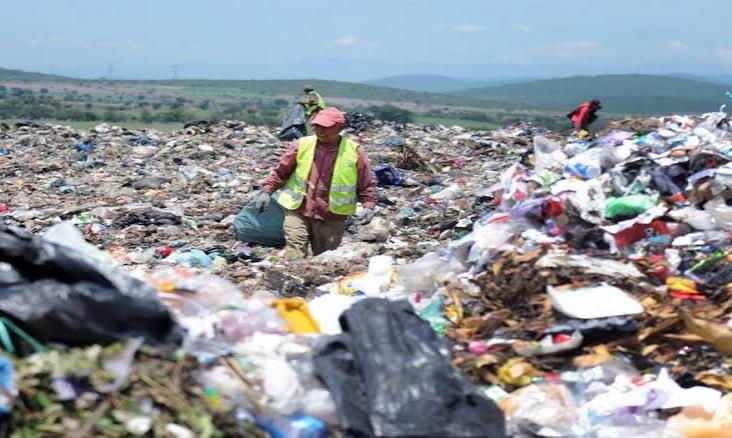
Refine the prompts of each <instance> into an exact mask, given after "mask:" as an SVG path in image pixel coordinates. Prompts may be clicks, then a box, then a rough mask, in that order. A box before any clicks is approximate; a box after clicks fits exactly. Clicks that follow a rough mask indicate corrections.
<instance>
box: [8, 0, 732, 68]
mask: <svg viewBox="0 0 732 438" xmlns="http://www.w3.org/2000/svg"><path fill="white" fill-rule="evenodd" d="M2 15H3V18H4V19H3V20H2V25H1V26H0V41H1V44H0V66H2V67H6V68H18V69H24V70H32V71H40V72H44V73H49V72H54V73H57V74H64V75H71V76H80V77H101V76H105V75H107V74H108V72H109V71H110V69H111V70H112V72H113V76H114V77H115V78H161V79H169V78H170V77H171V76H172V75H173V72H174V70H177V76H178V77H179V78H194V77H195V78H216V79H218V78H228V79H233V78H238V79H250V78H256V79H266V78H276V79H282V78H324V79H341V80H367V79H376V78H380V77H384V76H389V75H395V74H408V73H427V74H444V75H450V76H455V77H462V78H475V79H478V78H496V77H500V78H503V77H548V76H561V75H571V74H599V73H626V72H628V73H629V72H639V73H692V74H704V75H732V0H697V1H695V2H692V1H689V0H683V1H681V0H606V1H603V0H553V1H549V0H450V1H448V0H360V1H346V0H342V1H341V2H335V1H332V0H331V1H323V0H306V1H302V0H300V1H295V0H269V1H257V2H254V1H247V0H239V1H235V0H209V1H208V2H201V1H192V0H176V1H172V0H124V1H117V2H113V1H106V0H94V1H92V0H3V1H2Z"/></svg>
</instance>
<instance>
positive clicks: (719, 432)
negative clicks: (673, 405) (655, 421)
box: [668, 394, 732, 438]
mask: <svg viewBox="0 0 732 438" xmlns="http://www.w3.org/2000/svg"><path fill="white" fill-rule="evenodd" d="M668 428H669V429H670V430H672V431H677V432H679V433H680V434H681V435H682V436H683V438H708V437H720V438H727V437H732V430H730V428H732V394H727V395H725V396H724V397H722V399H721V400H720V402H719V405H718V406H717V407H716V409H713V410H711V411H708V410H706V409H705V408H704V407H703V406H687V407H685V408H684V409H683V410H682V411H681V412H680V413H679V414H677V415H674V416H673V417H671V418H669V420H668Z"/></svg>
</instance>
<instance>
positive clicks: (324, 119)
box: [310, 106, 346, 128]
mask: <svg viewBox="0 0 732 438" xmlns="http://www.w3.org/2000/svg"><path fill="white" fill-rule="evenodd" d="M310 123H312V124H313V125H320V126H322V127H324V128H330V127H331V126H333V125H335V124H341V125H345V124H346V118H345V117H344V116H343V113H342V112H341V110H339V109H338V108H336V107H334V106H329V107H328V108H325V109H323V110H320V111H319V112H318V114H317V115H316V116H315V118H314V119H313V121H312V122H310Z"/></svg>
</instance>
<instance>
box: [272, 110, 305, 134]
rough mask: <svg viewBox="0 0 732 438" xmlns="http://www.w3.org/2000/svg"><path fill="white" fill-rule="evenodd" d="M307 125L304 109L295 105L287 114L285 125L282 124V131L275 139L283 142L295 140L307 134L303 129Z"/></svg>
mask: <svg viewBox="0 0 732 438" xmlns="http://www.w3.org/2000/svg"><path fill="white" fill-rule="evenodd" d="M307 123H308V119H307V117H305V107H303V106H302V105H301V104H299V103H297V104H295V105H294V106H293V107H292V109H291V110H290V113H289V114H287V118H286V119H285V123H283V124H282V129H281V130H280V133H279V134H277V138H279V139H280V140H284V141H289V140H297V139H298V138H300V137H303V136H304V135H305V133H306V132H307V129H306V127H305V126H306V125H307Z"/></svg>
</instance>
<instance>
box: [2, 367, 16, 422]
mask: <svg viewBox="0 0 732 438" xmlns="http://www.w3.org/2000/svg"><path fill="white" fill-rule="evenodd" d="M0 390H1V391H0V418H2V417H4V416H6V415H7V414H9V413H10V412H11V411H12V410H13V403H14V399H15V397H17V395H18V388H17V386H16V383H15V368H14V367H13V363H12V362H11V361H10V359H9V358H8V357H7V356H0Z"/></svg>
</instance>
